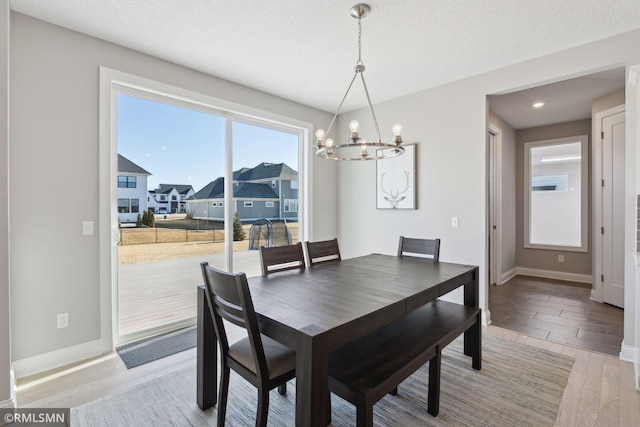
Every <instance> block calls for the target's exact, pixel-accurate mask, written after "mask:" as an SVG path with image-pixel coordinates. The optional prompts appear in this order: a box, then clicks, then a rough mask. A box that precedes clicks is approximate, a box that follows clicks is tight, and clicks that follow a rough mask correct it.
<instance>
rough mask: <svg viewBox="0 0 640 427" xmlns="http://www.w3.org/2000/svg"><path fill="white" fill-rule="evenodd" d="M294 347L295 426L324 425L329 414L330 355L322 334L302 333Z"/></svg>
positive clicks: (316, 426) (318, 426)
mask: <svg viewBox="0 0 640 427" xmlns="http://www.w3.org/2000/svg"><path fill="white" fill-rule="evenodd" d="M301 341H302V342H300V343H299V345H298V348H297V350H296V426H298V427H307V426H313V427H320V426H322V427H324V426H326V425H327V416H328V415H329V411H330V409H329V404H330V402H329V400H328V399H329V380H328V378H329V377H328V375H329V357H328V346H327V341H326V339H324V338H323V337H322V336H320V337H318V336H315V337H309V336H305V337H304V338H303V339H302V340H301Z"/></svg>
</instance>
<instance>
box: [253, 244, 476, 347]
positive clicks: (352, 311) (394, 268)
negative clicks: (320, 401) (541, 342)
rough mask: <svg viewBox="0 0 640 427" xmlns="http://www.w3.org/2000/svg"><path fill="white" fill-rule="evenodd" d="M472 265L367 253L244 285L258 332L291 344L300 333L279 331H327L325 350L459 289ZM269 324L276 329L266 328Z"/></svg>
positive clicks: (293, 344) (274, 275)
mask: <svg viewBox="0 0 640 427" xmlns="http://www.w3.org/2000/svg"><path fill="white" fill-rule="evenodd" d="M475 269H476V267H475V266H465V265H460V264H450V263H445V262H438V263H433V262H431V261H429V260H425V259H420V258H412V257H397V256H390V255H380V254H371V255H366V256H362V257H357V258H351V259H346V260H342V261H340V262H333V263H326V264H321V265H318V266H315V267H310V268H307V269H305V270H302V271H299V270H290V271H286V272H282V273H276V274H272V275H269V276H266V277H265V276H256V277H251V278H249V286H250V289H251V296H252V298H253V304H254V307H255V310H256V313H258V316H259V317H260V319H261V320H262V322H261V330H262V331H263V333H265V334H267V335H272V336H273V337H274V338H276V339H278V340H280V341H283V342H285V343H286V344H287V345H290V346H291V347H294V346H295V342H296V339H297V338H299V337H295V336H290V337H289V338H287V337H286V336H285V334H283V331H284V330H286V331H287V333H288V334H293V335H295V334H303V335H307V336H309V337H314V336H317V335H321V334H327V335H328V338H329V348H335V347H337V346H339V345H341V344H343V343H345V342H348V341H349V340H352V339H354V338H355V337H357V336H358V335H360V334H366V333H368V332H370V331H373V330H375V329H377V328H379V327H380V326H382V325H384V324H386V323H389V322H391V321H393V320H395V319H399V318H400V317H402V316H404V315H405V314H406V313H408V312H410V311H412V310H413V309H415V308H416V307H419V306H421V305H423V304H425V303H427V302H429V301H432V300H434V299H436V298H438V297H439V296H442V295H444V294H446V293H447V292H449V291H451V290H452V289H455V288H456V287H459V286H460V281H461V275H462V276H465V277H466V276H468V277H466V278H465V279H464V280H465V281H470V280H471V278H472V277H473V274H474V270H475ZM448 285H450V286H448ZM380 311H384V315H381V314H380ZM274 323H275V324H277V328H270V327H269V324H272V325H273V324H274ZM346 325H348V328H345V326H346ZM275 329H277V330H275ZM347 331H348V332H347ZM345 334H347V335H345Z"/></svg>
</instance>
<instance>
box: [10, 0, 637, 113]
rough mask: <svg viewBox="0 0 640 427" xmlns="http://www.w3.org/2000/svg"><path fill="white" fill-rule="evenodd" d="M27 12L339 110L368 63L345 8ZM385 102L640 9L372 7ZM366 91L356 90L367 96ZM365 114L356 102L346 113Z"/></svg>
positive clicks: (310, 3) (613, 28)
mask: <svg viewBox="0 0 640 427" xmlns="http://www.w3.org/2000/svg"><path fill="white" fill-rule="evenodd" d="M10 2H11V3H10V4H11V8H12V9H13V10H15V11H18V12H21V13H24V14H26V15H30V16H33V17H36V18H38V19H41V20H44V21H49V22H51V23H54V24H57V25H60V26H63V27H66V28H70V29H72V30H75V31H79V32H81V33H85V34H89V35H92V36H95V37H99V38H101V39H104V40H108V41H111V42H113V43H116V44H119V45H122V46H126V47H129V48H132V49H135V50H138V51H141V52H145V53H148V54H150V55H153V56H156V57H159V58H163V59H166V60H168V61H172V62H175V63H178V64H182V65H185V66H187V67H190V68H193V69H196V70H199V71H202V72H205V73H208V74H212V75H215V76H218V77H221V78H224V79H227V80H231V81H234V82H237V83H240V84H243V85H246V86H249V87H252V88H255V89H259V90H262V91H265V92H268V93H271V94H274V95H278V96H281V97H283V98H287V99H290V100H293V101H297V102H300V103H303V104H306V105H310V106H314V107H317V108H320V109H322V110H325V111H334V110H335V108H336V107H337V104H338V102H339V100H340V98H341V96H342V95H343V94H344V91H345V90H346V86H347V84H348V82H349V79H350V78H351V76H352V73H353V71H352V70H353V66H354V65H355V61H356V59H357V21H356V20H355V19H353V18H352V17H351V16H350V15H349V10H350V8H351V6H353V5H354V4H355V3H356V2H355V1H345V0H321V1H319V0H295V1H291V0H286V1H285V0H268V1H265V0H242V1H239V0H47V1H42V0H10ZM368 3H369V4H370V6H371V9H372V10H371V14H370V15H369V16H368V17H366V18H365V19H363V21H362V27H363V34H362V43H363V52H362V59H363V61H364V63H365V64H366V66H367V71H366V73H365V76H366V79H367V85H368V87H369V91H370V93H371V96H372V101H373V102H374V103H376V102H380V101H384V100H387V99H391V98H395V97H398V96H401V95H406V94H409V93H413V92H416V91H420V90H423V89H427V88H429V87H433V86H437V85H441V84H444V83H447V82H450V81H454V80H458V79H461V78H465V77H468V76H472V75H476V74H479V73H482V72H485V71H490V70H493V69H497V68H501V67H504V66H506V65H509V64H513V63H517V62H521V61H524V60H527V59H531V58H534V57H538V56H542V55H545V54H548V53H551V52H555V51H559V50H563V49H566V48H570V47H573V46H577V45H580V44H584V43H587V42H590V41H594V40H598V39H602V38H605V37H608V36H612V35H615V34H618V33H622V32H625V31H629V30H632V29H635V28H638V27H640V1H638V0H615V1H604V0H561V1H558V0H536V1H514V0H483V1H478V0H430V1H425V0H394V1H383V0H371V1H369V2H368ZM360 92H361V91H360V90H357V91H355V93H354V95H355V94H359V93H360ZM363 105H364V99H363V97H362V96H353V97H350V98H348V99H347V102H346V103H345V108H344V111H348V110H349V109H353V108H357V107H361V106H363Z"/></svg>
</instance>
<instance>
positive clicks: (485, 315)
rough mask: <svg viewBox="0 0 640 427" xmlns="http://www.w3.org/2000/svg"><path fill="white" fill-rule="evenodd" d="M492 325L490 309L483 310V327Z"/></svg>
mask: <svg viewBox="0 0 640 427" xmlns="http://www.w3.org/2000/svg"><path fill="white" fill-rule="evenodd" d="M490 324H491V311H489V309H486V310H482V326H488V325H490Z"/></svg>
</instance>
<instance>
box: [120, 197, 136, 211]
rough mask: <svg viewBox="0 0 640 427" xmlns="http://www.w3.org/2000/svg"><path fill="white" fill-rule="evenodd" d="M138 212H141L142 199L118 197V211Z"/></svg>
mask: <svg viewBox="0 0 640 427" xmlns="http://www.w3.org/2000/svg"><path fill="white" fill-rule="evenodd" d="M138 212H140V200H138V199H118V213H138Z"/></svg>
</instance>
